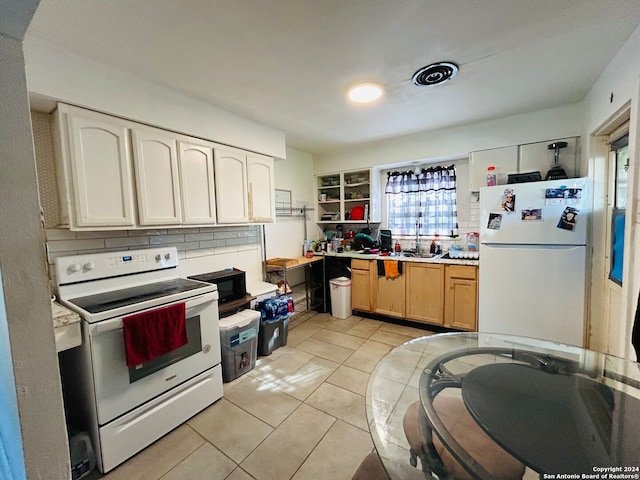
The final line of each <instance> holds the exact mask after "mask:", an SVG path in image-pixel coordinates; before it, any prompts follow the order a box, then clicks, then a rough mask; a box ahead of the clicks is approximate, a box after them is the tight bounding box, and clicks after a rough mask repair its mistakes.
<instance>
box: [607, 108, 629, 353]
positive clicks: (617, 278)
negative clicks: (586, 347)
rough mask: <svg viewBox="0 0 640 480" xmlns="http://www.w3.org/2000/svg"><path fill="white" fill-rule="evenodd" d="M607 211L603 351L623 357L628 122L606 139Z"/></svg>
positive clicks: (624, 334)
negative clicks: (604, 338) (605, 340)
mask: <svg viewBox="0 0 640 480" xmlns="http://www.w3.org/2000/svg"><path fill="white" fill-rule="evenodd" d="M607 143H608V146H609V153H608V157H607V173H608V175H607V177H608V180H607V208H606V225H605V232H606V234H605V247H604V262H603V265H604V269H603V274H604V277H605V278H604V279H603V283H604V299H603V300H604V312H603V313H604V316H605V319H604V320H605V325H607V327H608V328H607V330H606V338H607V342H606V352H607V353H610V354H613V355H617V356H621V357H622V356H624V353H625V344H626V322H625V312H624V311H623V310H622V305H623V304H624V302H623V296H624V293H623V288H622V285H623V282H624V278H623V262H624V245H625V240H624V239H625V214H626V207H627V187H628V170H629V122H628V120H627V121H625V122H624V123H623V124H622V125H620V126H619V127H618V128H616V129H615V130H614V131H613V132H611V133H610V134H609V136H608V142H607Z"/></svg>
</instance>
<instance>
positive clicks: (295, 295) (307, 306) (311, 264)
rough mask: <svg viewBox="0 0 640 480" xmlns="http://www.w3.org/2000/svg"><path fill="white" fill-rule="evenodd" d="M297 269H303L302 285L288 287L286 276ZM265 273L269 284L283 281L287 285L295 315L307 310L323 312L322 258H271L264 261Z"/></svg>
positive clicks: (324, 307)
mask: <svg viewBox="0 0 640 480" xmlns="http://www.w3.org/2000/svg"><path fill="white" fill-rule="evenodd" d="M299 268H304V283H303V284H300V285H289V284H288V281H287V274H288V273H289V272H291V271H292V270H297V269H299ZM265 271H266V275H267V279H268V281H269V282H270V283H277V282H278V281H279V280H283V281H284V282H285V285H289V287H290V288H291V292H290V293H288V294H289V295H291V297H292V299H293V303H294V310H295V313H301V312H306V311H309V310H317V311H319V312H324V311H325V310H326V292H325V288H324V285H325V278H324V277H325V274H324V272H325V268H324V256H322V257H312V258H307V257H301V258H272V259H269V260H267V261H266V263H265ZM285 291H286V288H285Z"/></svg>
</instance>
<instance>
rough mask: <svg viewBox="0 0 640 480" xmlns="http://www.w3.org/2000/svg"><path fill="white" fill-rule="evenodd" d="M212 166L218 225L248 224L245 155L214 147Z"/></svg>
mask: <svg viewBox="0 0 640 480" xmlns="http://www.w3.org/2000/svg"><path fill="white" fill-rule="evenodd" d="M214 166H215V182H216V206H217V211H218V223H247V222H249V195H248V192H247V156H246V153H245V152H243V151H242V150H235V149H227V148H219V147H216V148H214Z"/></svg>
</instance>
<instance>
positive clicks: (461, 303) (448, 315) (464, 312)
mask: <svg viewBox="0 0 640 480" xmlns="http://www.w3.org/2000/svg"><path fill="white" fill-rule="evenodd" d="M477 275H478V268H477V267H475V266H467V265H447V267H446V269H445V308H444V324H445V326H447V327H451V328H457V329H460V330H469V331H474V332H475V331H477V330H478V277H477Z"/></svg>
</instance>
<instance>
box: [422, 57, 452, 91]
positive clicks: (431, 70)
mask: <svg viewBox="0 0 640 480" xmlns="http://www.w3.org/2000/svg"><path fill="white" fill-rule="evenodd" d="M457 73H458V66H457V65H456V64H455V63H451V62H439V63H432V64H431V65H427V66H426V67H422V68H421V69H420V70H418V71H417V72H416V73H414V74H413V77H411V81H413V83H414V84H415V85H417V86H419V87H433V86H434V85H440V84H441V83H444V82H448V81H449V80H451V79H452V78H453V77H455V76H456V74H457Z"/></svg>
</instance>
